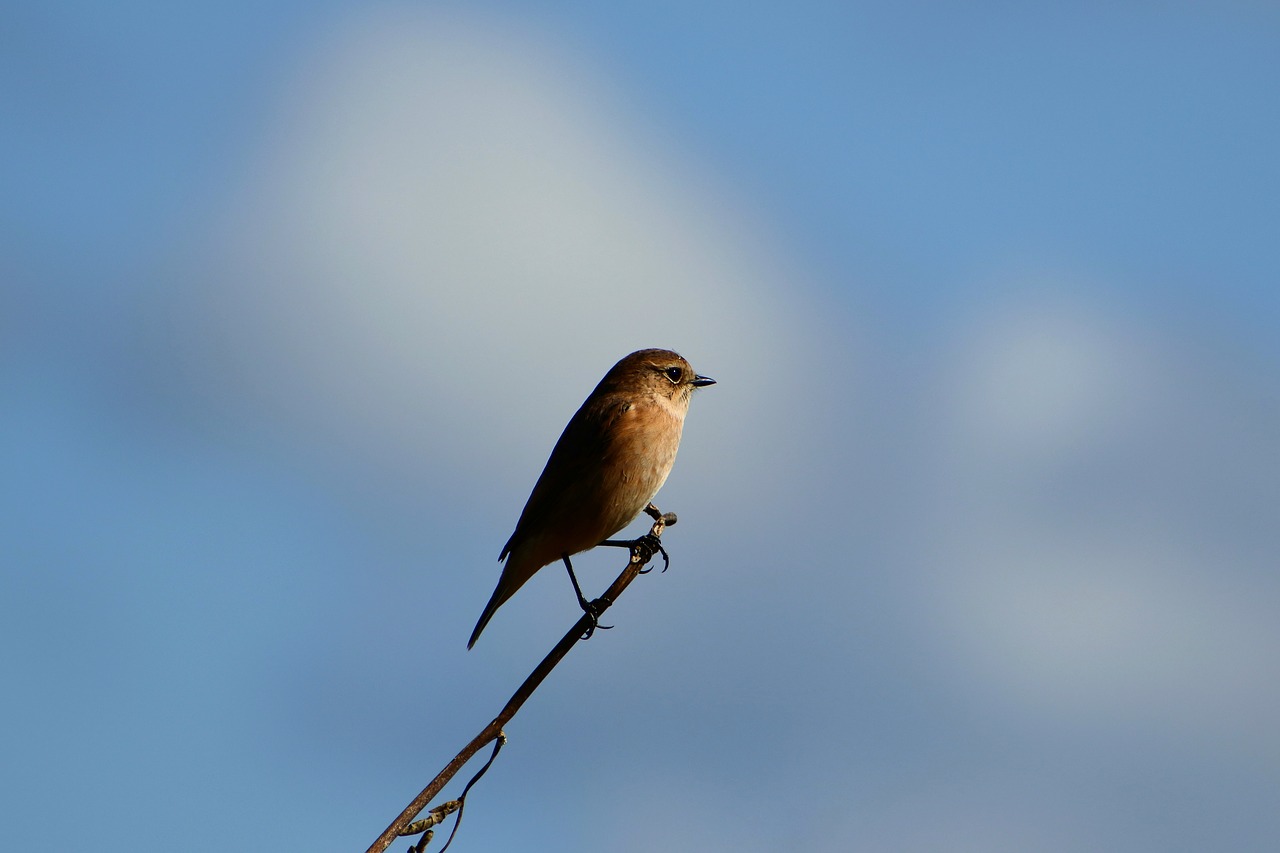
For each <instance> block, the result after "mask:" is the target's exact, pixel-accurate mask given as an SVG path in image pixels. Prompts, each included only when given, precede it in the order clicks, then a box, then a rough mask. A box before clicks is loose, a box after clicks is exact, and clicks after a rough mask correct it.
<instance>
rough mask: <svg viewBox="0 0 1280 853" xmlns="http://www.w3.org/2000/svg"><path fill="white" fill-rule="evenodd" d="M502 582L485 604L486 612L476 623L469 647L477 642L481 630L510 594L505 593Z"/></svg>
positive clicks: (468, 643)
mask: <svg viewBox="0 0 1280 853" xmlns="http://www.w3.org/2000/svg"><path fill="white" fill-rule="evenodd" d="M504 591H505V590H503V588H502V584H498V588H497V589H495V590H494V591H493V595H492V596H490V597H489V603H488V604H486V605H485V606H484V612H483V613H481V614H480V621H479V622H477V623H476V629H475V630H474V631H472V632H471V639H470V640H467V648H468V649H470V648H471V647H472V646H474V645H475V644H476V640H478V639H479V638H480V632H481V631H483V630H484V626H485V625H488V624H489V620H490V619H492V618H493V614H495V613H497V612H498V608H499V607H501V606H502V604H503V602H505V601H506V600H507V599H508V598H510V596H508V595H503V592H504Z"/></svg>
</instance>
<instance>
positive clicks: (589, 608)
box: [560, 554, 613, 640]
mask: <svg viewBox="0 0 1280 853" xmlns="http://www.w3.org/2000/svg"><path fill="white" fill-rule="evenodd" d="M560 559H561V560H564V567H565V568H566V569H568V570H569V580H570V582H572V583H573V593H574V595H576V596H578V606H579V607H581V608H582V612H583V613H585V614H587V615H588V616H590V617H591V627H589V628H587V631H586V633H585V634H583V635H582V639H584V640H585V639H587V638H588V637H590V636H591V635H592V634H594V633H595V632H596V628H600V629H601V630H604V631H608V630H609V629H610V628H612V627H613V626H612V625H601V624H600V612H601V610H602V608H601V607H599V606H597V605H596V603H595V602H594V601H587V597H586V596H585V595H583V594H582V587H580V586H578V577H577V575H575V574H574V573H573V564H572V563H570V562H569V555H568V554H561V555H560Z"/></svg>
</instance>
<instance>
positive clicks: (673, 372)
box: [663, 367, 684, 384]
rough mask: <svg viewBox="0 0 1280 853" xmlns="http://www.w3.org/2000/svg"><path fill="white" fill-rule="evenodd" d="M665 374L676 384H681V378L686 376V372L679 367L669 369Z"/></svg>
mask: <svg viewBox="0 0 1280 853" xmlns="http://www.w3.org/2000/svg"><path fill="white" fill-rule="evenodd" d="M663 373H665V374H667V378H668V379H670V380H671V381H672V382H674V383H676V384H679V383H680V377H682V376H684V370H683V369H681V368H679V367H668V368H667V369H666V370H664V371H663Z"/></svg>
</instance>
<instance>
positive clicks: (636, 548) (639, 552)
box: [596, 504, 676, 575]
mask: <svg viewBox="0 0 1280 853" xmlns="http://www.w3.org/2000/svg"><path fill="white" fill-rule="evenodd" d="M644 511H645V514H646V515H648V516H649V517H650V518H652V519H653V526H652V527H650V528H649V532H648V533H646V534H645V535H643V536H641V537H640V538H639V539H606V540H604V541H603V542H598V543H596V544H597V546H599V545H608V546H609V547H611V548H630V549H631V559H632V560H636V561H638V562H641V563H647V562H649V561H650V560H652V559H653V555H654V554H661V555H662V570H663V571H664V572H665V571H666V570H667V569H669V568H671V558H670V557H669V556H667V549H666V548H663V547H662V540H661V539H660V538H658V537H659V536H661V535H662V531H663V530H664V529H666V528H667V527H670V526H671V525H673V524H675V523H676V514H675V513H674V512H668V513H665V514H664V513H663V512H662V510H660V509H658V508H657V507H656V506H654V505H653V504H649V505H648V506H647V507H645V508H644ZM651 571H653V569H652V568H645V569H641V570H640V574H642V575H643V574H648V573H649V572H651Z"/></svg>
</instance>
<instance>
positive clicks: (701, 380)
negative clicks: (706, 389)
mask: <svg viewBox="0 0 1280 853" xmlns="http://www.w3.org/2000/svg"><path fill="white" fill-rule="evenodd" d="M689 384H690V385H692V386H693V387H694V388H701V387H703V386H704V385H715V384H716V381H715V380H714V379H712V378H711V377H710V376H695V377H693V381H692V382H690V383H689Z"/></svg>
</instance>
